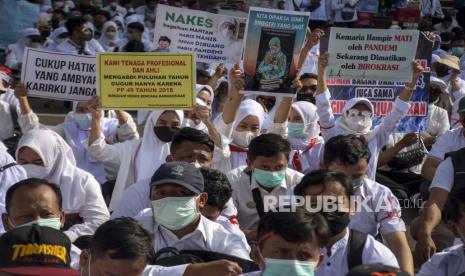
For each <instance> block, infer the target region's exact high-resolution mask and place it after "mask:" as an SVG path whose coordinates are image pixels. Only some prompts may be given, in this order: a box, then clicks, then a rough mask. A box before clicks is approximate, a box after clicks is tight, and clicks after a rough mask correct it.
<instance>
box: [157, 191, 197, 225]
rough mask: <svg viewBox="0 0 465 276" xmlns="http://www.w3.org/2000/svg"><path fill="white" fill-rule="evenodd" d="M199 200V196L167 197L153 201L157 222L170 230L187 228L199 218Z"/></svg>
mask: <svg viewBox="0 0 465 276" xmlns="http://www.w3.org/2000/svg"><path fill="white" fill-rule="evenodd" d="M197 198H198V197H197V196H190V197H165V198H162V199H158V200H154V201H152V211H153V216H154V218H155V221H156V222H157V223H159V224H160V225H162V226H164V227H166V228H168V229H170V230H179V229H181V228H184V227H186V226H187V225H189V224H191V223H192V222H193V221H194V220H195V219H196V218H197V216H198V212H197V204H196V202H197Z"/></svg>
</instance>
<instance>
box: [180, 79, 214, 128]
mask: <svg viewBox="0 0 465 276" xmlns="http://www.w3.org/2000/svg"><path fill="white" fill-rule="evenodd" d="M200 91H207V92H208V93H209V94H210V96H211V98H212V99H211V102H212V103H213V99H214V98H215V92H214V91H213V88H212V87H211V86H210V85H200V84H196V85H195V97H196V104H198V105H205V106H208V107H209V108H210V110H211V108H212V105H211V104H210V105H207V103H205V102H204V101H203V100H202V99H200V98H198V95H199V93H200ZM184 119H185V120H187V119H188V118H184ZM188 126H189V127H192V128H195V129H197V130H200V131H203V132H205V133H207V134H208V128H207V126H206V125H205V124H204V123H203V122H202V121H201V122H200V123H199V124H198V125H192V126H191V125H188Z"/></svg>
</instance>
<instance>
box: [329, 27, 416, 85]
mask: <svg viewBox="0 0 465 276" xmlns="http://www.w3.org/2000/svg"><path fill="white" fill-rule="evenodd" d="M418 37H419V32H418V31H410V30H372V29H347V28H331V33H330V36H329V49H328V50H329V54H330V57H329V63H328V68H327V70H326V74H327V77H328V79H334V78H364V79H372V80H387V81H406V82H407V81H410V80H411V78H412V65H411V62H412V60H414V59H415V54H416V49H417V45H418Z"/></svg>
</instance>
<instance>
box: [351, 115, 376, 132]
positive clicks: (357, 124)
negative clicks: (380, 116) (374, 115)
mask: <svg viewBox="0 0 465 276" xmlns="http://www.w3.org/2000/svg"><path fill="white" fill-rule="evenodd" d="M346 122H347V126H348V127H349V128H350V129H351V130H353V131H356V132H364V131H366V130H367V129H369V128H370V127H371V118H369V117H365V116H354V117H346Z"/></svg>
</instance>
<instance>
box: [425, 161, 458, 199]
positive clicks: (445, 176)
mask: <svg viewBox="0 0 465 276" xmlns="http://www.w3.org/2000/svg"><path fill="white" fill-rule="evenodd" d="M453 186H454V166H453V165H452V159H450V157H447V158H446V159H445V160H444V161H442V162H441V164H439V166H438V168H437V169H436V173H435V174H434V177H433V181H432V182H431V185H430V186H429V190H431V189H432V188H439V189H443V190H445V191H447V192H449V193H450V191H451V190H452V187H453Z"/></svg>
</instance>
